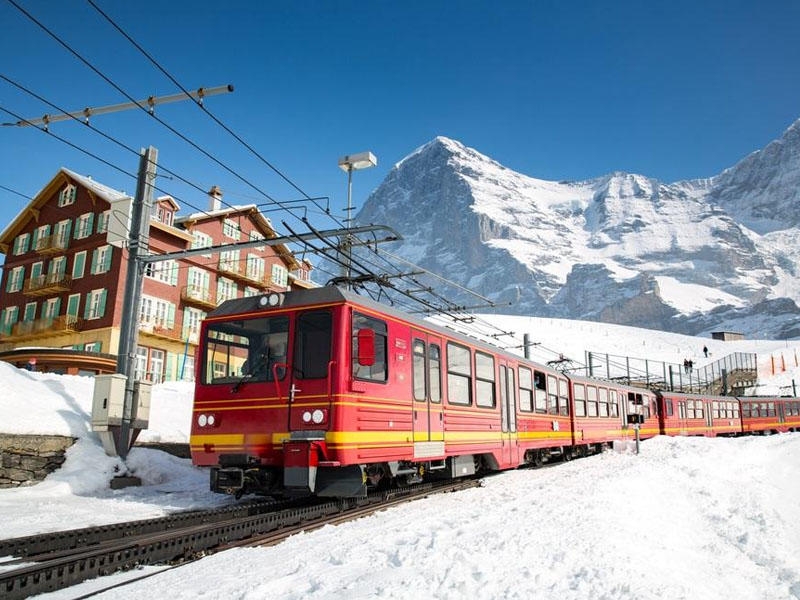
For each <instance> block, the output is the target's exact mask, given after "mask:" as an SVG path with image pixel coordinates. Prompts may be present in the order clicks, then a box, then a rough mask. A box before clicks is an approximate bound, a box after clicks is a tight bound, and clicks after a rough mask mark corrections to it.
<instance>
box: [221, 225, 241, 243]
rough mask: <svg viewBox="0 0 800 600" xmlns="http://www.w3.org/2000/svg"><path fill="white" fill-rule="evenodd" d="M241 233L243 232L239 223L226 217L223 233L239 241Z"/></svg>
mask: <svg viewBox="0 0 800 600" xmlns="http://www.w3.org/2000/svg"><path fill="white" fill-rule="evenodd" d="M241 233H242V232H241V230H240V229H239V224H238V223H237V222H236V221H234V220H233V219H225V220H224V221H223V222H222V235H224V236H225V237H229V238H231V239H232V240H236V241H237V242H238V241H239V237H240V236H241Z"/></svg>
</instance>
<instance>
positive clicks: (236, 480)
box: [210, 467, 244, 495]
mask: <svg viewBox="0 0 800 600" xmlns="http://www.w3.org/2000/svg"><path fill="white" fill-rule="evenodd" d="M210 483H211V491H212V492H216V493H218V494H232V495H238V494H239V493H240V492H241V491H242V490H243V489H244V469H240V468H238V467H222V468H220V467H212V469H211V482H210Z"/></svg>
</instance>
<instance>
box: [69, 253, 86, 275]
mask: <svg viewBox="0 0 800 600" xmlns="http://www.w3.org/2000/svg"><path fill="white" fill-rule="evenodd" d="M74 260H75V262H74V263H73V265H72V278H73V279H80V278H81V277H83V270H84V268H85V267H86V252H85V251H84V252H78V253H77V254H76V255H75V259H74Z"/></svg>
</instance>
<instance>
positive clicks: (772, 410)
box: [767, 402, 775, 417]
mask: <svg viewBox="0 0 800 600" xmlns="http://www.w3.org/2000/svg"><path fill="white" fill-rule="evenodd" d="M767 416H768V417H774V416H775V403H774V402H767Z"/></svg>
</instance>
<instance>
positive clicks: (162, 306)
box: [139, 296, 175, 329]
mask: <svg viewBox="0 0 800 600" xmlns="http://www.w3.org/2000/svg"><path fill="white" fill-rule="evenodd" d="M139 322H140V323H142V324H148V325H152V326H153V327H161V328H162V329H172V328H173V327H175V305H174V304H173V303H172V302H167V301H166V300H161V299H160V298H154V297H152V296H142V303H141V305H140V307H139Z"/></svg>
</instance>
